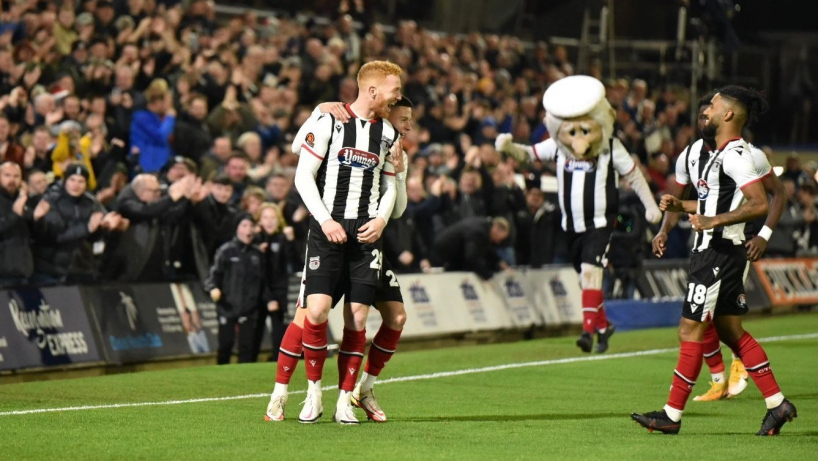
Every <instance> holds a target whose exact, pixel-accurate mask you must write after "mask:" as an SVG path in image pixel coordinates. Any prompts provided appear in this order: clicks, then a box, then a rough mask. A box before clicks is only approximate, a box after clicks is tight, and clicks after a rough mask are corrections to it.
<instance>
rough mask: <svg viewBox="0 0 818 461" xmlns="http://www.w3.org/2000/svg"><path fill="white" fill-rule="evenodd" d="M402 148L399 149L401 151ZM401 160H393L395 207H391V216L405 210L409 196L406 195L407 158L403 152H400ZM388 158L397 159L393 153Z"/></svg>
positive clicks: (401, 213) (397, 215) (398, 215)
mask: <svg viewBox="0 0 818 461" xmlns="http://www.w3.org/2000/svg"><path fill="white" fill-rule="evenodd" d="M402 151H403V149H401V152H402ZM400 157H401V158H402V160H401V161H400V162H397V161H395V162H393V163H392V164H393V165H394V167H395V194H396V195H395V208H393V209H392V216H391V218H400V217H401V216H403V212H404V211H406V205H407V204H408V203H409V197H408V196H407V195H406V172H405V168H406V167H405V165H406V164H407V163H409V158H408V157H407V155H406V154H405V153H403V152H402V153H401V156H400ZM390 158H393V159H397V156H395V155H394V154H393V155H391V156H390Z"/></svg>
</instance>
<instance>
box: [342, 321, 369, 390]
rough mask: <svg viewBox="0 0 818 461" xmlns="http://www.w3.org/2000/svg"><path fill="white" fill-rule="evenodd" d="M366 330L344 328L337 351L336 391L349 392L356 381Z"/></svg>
mask: <svg viewBox="0 0 818 461" xmlns="http://www.w3.org/2000/svg"><path fill="white" fill-rule="evenodd" d="M364 349H366V330H363V331H355V330H350V329H347V328H344V338H343V340H341V347H340V349H339V351H338V389H340V390H342V391H349V392H351V391H352V390H353V389H355V381H357V380H358V370H360V369H361V364H362V363H363V362H364Z"/></svg>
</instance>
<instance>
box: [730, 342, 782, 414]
mask: <svg viewBox="0 0 818 461" xmlns="http://www.w3.org/2000/svg"><path fill="white" fill-rule="evenodd" d="M733 352H735V353H736V355H737V356H738V357H740V358H741V361H742V362H744V369H746V370H747V374H749V375H750V377H751V378H753V382H755V383H756V386H758V390H760V391H761V395H763V396H764V398H767V397H770V396H772V395H775V394H777V393H779V392H781V389H780V388H779V387H778V382H776V380H775V376H774V375H773V370H772V368H771V367H770V361H769V360H768V359H767V354H766V353H765V352H764V349H763V348H762V347H761V345H759V344H758V343H757V342H756V340H755V339H754V338H753V337H752V336H750V333H747V332H746V331H745V332H744V335H743V336H742V337H741V339H739V340H738V343H737V344H736V345H735V346H734V347H733Z"/></svg>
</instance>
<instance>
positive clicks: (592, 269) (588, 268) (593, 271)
mask: <svg viewBox="0 0 818 461" xmlns="http://www.w3.org/2000/svg"><path fill="white" fill-rule="evenodd" d="M602 273H603V271H602V268H601V267H599V266H594V265H593V264H588V263H582V264H581V265H580V272H579V279H580V285H582V289H583V290H599V289H602Z"/></svg>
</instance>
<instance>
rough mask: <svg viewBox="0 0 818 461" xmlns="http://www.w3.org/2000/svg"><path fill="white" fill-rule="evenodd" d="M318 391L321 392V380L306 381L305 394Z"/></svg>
mask: <svg viewBox="0 0 818 461" xmlns="http://www.w3.org/2000/svg"><path fill="white" fill-rule="evenodd" d="M313 391H318V392H321V380H320V379H319V380H318V381H310V380H307V392H313Z"/></svg>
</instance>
